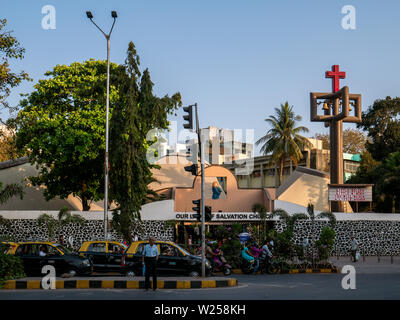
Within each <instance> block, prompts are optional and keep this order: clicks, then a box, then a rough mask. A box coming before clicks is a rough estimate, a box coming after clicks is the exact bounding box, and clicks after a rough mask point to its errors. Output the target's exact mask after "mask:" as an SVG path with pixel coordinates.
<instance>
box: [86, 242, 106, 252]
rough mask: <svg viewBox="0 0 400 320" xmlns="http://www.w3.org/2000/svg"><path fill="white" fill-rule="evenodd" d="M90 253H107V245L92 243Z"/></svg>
mask: <svg viewBox="0 0 400 320" xmlns="http://www.w3.org/2000/svg"><path fill="white" fill-rule="evenodd" d="M88 251H92V252H106V244H105V243H103V242H100V243H99V242H97V243H92V244H91V245H90V246H89V249H88Z"/></svg>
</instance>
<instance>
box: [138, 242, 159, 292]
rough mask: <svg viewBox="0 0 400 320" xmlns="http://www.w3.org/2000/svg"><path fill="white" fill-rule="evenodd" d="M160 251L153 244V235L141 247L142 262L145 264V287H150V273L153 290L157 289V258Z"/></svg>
mask: <svg viewBox="0 0 400 320" xmlns="http://www.w3.org/2000/svg"><path fill="white" fill-rule="evenodd" d="M159 255H160V253H159V252H158V247H157V245H156V244H154V237H150V238H149V243H148V244H146V245H145V247H144V249H143V256H142V263H143V264H144V266H145V269H146V271H145V274H146V276H145V288H146V290H148V289H149V287H150V273H151V274H152V276H153V290H156V289H157V260H158V256H159Z"/></svg>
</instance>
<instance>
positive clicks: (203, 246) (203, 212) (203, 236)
mask: <svg viewBox="0 0 400 320" xmlns="http://www.w3.org/2000/svg"><path fill="white" fill-rule="evenodd" d="M194 107H195V109H196V129H197V130H196V131H197V137H198V140H199V149H200V170H201V202H200V203H201V276H202V277H203V278H205V276H206V226H205V219H206V210H205V207H206V204H205V198H204V181H205V179H204V150H203V147H204V145H203V143H201V142H202V140H201V131H200V126H199V115H198V112H197V103H195V104H194Z"/></svg>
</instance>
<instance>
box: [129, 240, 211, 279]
mask: <svg viewBox="0 0 400 320" xmlns="http://www.w3.org/2000/svg"><path fill="white" fill-rule="evenodd" d="M147 243H148V242H144V241H136V242H133V243H132V244H131V245H130V246H129V248H128V249H127V250H126V253H125V256H126V257H125V262H126V263H127V264H133V266H132V270H134V272H135V274H136V275H140V276H141V275H143V265H142V253H143V249H144V247H145V245H146V244H147ZM154 243H155V244H156V245H157V247H158V251H159V253H160V255H159V257H158V262H157V274H159V275H164V276H166V275H185V276H190V277H198V276H200V275H201V257H199V256H195V255H192V254H190V253H189V252H187V251H186V250H185V249H183V248H182V247H180V246H179V245H177V244H176V243H174V242H169V241H155V242H154ZM211 271H212V267H211V264H210V262H209V261H208V260H206V275H207V276H209V275H210V274H211Z"/></svg>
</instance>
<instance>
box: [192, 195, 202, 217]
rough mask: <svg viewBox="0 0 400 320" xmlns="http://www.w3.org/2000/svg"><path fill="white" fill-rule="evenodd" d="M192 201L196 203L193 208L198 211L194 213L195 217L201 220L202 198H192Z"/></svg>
mask: <svg viewBox="0 0 400 320" xmlns="http://www.w3.org/2000/svg"><path fill="white" fill-rule="evenodd" d="M192 203H193V204H195V205H196V206H195V207H193V208H192V209H193V211H194V212H197V213H196V214H195V215H194V217H195V218H196V219H197V221H201V208H200V203H201V200H200V199H197V200H192Z"/></svg>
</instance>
